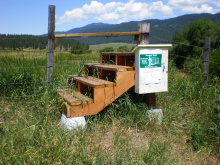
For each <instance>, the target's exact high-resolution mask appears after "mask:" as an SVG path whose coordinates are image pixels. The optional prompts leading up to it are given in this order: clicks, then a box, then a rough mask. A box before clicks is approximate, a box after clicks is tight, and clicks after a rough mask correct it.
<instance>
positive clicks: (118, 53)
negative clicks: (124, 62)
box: [101, 52, 135, 56]
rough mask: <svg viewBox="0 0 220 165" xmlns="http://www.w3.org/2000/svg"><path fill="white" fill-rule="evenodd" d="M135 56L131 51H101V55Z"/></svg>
mask: <svg viewBox="0 0 220 165" xmlns="http://www.w3.org/2000/svg"><path fill="white" fill-rule="evenodd" d="M102 55H103V56H109V55H110V56H135V53H133V52H103V53H101V56H102Z"/></svg>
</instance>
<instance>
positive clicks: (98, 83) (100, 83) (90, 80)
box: [68, 75, 115, 88]
mask: <svg viewBox="0 0 220 165" xmlns="http://www.w3.org/2000/svg"><path fill="white" fill-rule="evenodd" d="M68 77H69V79H74V80H75V81H77V82H80V83H82V84H85V85H88V86H90V87H93V88H103V87H113V86H115V83H114V82H110V81H106V80H102V79H98V78H95V77H92V76H77V75H69V76H68Z"/></svg>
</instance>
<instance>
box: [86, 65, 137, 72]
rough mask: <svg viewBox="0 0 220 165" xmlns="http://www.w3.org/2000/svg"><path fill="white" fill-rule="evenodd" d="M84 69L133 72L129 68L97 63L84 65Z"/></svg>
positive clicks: (131, 68)
mask: <svg viewBox="0 0 220 165" xmlns="http://www.w3.org/2000/svg"><path fill="white" fill-rule="evenodd" d="M84 66H85V67H92V68H98V69H102V70H109V71H117V72H123V71H132V70H134V68H133V67H131V66H122V65H110V64H99V63H95V64H94V63H88V64H84Z"/></svg>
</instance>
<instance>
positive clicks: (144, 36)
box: [138, 22, 150, 45]
mask: <svg viewBox="0 0 220 165" xmlns="http://www.w3.org/2000/svg"><path fill="white" fill-rule="evenodd" d="M138 27H139V32H141V41H139V43H138V44H139V45H146V44H149V32H150V23H145V22H142V23H139V24H138Z"/></svg>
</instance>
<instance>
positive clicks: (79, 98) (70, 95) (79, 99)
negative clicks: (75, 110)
mask: <svg viewBox="0 0 220 165" xmlns="http://www.w3.org/2000/svg"><path fill="white" fill-rule="evenodd" d="M57 93H58V97H61V98H63V99H64V100H65V101H66V102H67V103H68V104H69V105H81V104H85V103H87V104H88V103H93V100H92V99H91V98H89V97H87V96H85V95H83V94H81V93H80V92H77V91H74V90H72V89H70V88H63V89H58V90H57Z"/></svg>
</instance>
